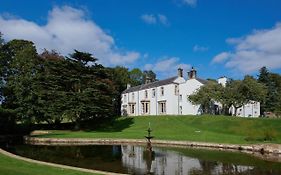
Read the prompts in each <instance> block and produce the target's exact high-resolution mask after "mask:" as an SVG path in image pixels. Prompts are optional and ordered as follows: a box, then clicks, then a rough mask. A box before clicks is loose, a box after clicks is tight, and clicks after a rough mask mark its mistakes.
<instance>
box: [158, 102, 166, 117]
mask: <svg viewBox="0 0 281 175" xmlns="http://www.w3.org/2000/svg"><path fill="white" fill-rule="evenodd" d="M158 105H159V114H166V101H160V102H158Z"/></svg>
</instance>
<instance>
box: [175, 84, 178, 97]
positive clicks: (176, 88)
mask: <svg viewBox="0 0 281 175" xmlns="http://www.w3.org/2000/svg"><path fill="white" fill-rule="evenodd" d="M175 95H179V86H178V85H177V84H176V85H175Z"/></svg>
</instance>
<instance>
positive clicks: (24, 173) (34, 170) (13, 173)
mask: <svg viewBox="0 0 281 175" xmlns="http://www.w3.org/2000/svg"><path fill="white" fill-rule="evenodd" d="M0 174H3V175H50V174H57V175H93V174H92V173H84V172H79V171H74V170H67V169H62V168H55V167H51V166H46V165H39V164H35V163H29V162H25V161H22V160H17V159H14V158H10V157H8V156H5V155H3V154H1V153H0Z"/></svg>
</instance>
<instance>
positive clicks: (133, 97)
mask: <svg viewBox="0 0 281 175" xmlns="http://www.w3.org/2000/svg"><path fill="white" fill-rule="evenodd" d="M132 100H133V101H134V100H135V93H132Z"/></svg>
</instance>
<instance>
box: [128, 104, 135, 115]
mask: <svg viewBox="0 0 281 175" xmlns="http://www.w3.org/2000/svg"><path fill="white" fill-rule="evenodd" d="M129 108H130V114H134V113H135V104H129Z"/></svg>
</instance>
